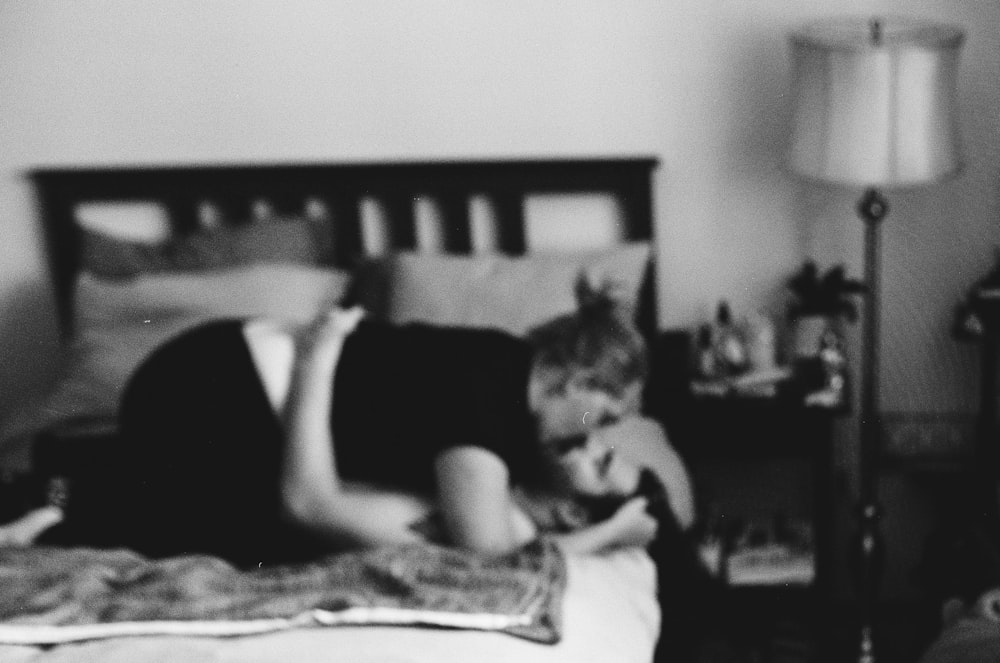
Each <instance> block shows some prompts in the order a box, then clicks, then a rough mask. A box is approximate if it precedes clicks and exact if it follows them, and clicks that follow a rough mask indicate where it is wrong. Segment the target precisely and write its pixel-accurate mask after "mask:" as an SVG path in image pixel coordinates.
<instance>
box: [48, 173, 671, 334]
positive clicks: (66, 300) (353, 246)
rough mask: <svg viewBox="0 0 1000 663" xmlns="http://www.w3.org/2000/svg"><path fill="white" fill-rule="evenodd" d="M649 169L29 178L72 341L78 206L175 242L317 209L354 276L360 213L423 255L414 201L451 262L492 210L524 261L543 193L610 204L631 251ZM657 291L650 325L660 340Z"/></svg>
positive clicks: (646, 214) (639, 231)
mask: <svg viewBox="0 0 1000 663" xmlns="http://www.w3.org/2000/svg"><path fill="white" fill-rule="evenodd" d="M656 165H657V161H656V159H654V158H651V157H633V158H606V159H534V160H533V159H527V160H509V161H429V162H409V163H406V162H403V163H353V164H351V163H348V164H270V165H269V164H261V165H202V166H183V167H145V168H143V167H137V168H133V167H123V168H74V169H60V170H48V169H46V170H38V171H34V172H32V173H31V174H30V176H31V179H32V180H33V182H34V184H35V188H36V191H37V193H38V196H39V200H40V202H41V209H42V222H43V224H44V227H45V231H46V238H47V241H48V248H49V258H50V264H51V269H52V274H53V281H54V284H55V290H56V297H57V300H56V301H57V305H58V310H59V313H60V322H61V324H62V328H63V330H64V332H66V333H67V334H68V333H70V324H71V321H72V305H73V302H72V288H73V283H74V281H75V278H76V274H77V272H78V271H79V268H80V230H79V228H78V226H77V224H76V219H75V217H74V210H75V208H76V206H77V205H78V204H80V203H89V202H109V201H113V202H119V201H144V202H156V203H160V204H162V205H163V206H164V207H165V208H166V210H167V211H168V213H169V222H170V223H171V224H172V226H173V227H174V229H175V230H176V231H177V232H181V233H184V232H192V231H194V230H195V229H196V228H197V227H198V225H199V214H200V211H201V210H203V209H204V207H205V206H206V205H207V206H211V208H212V210H213V211H214V212H215V213H217V214H219V215H220V216H221V217H222V218H223V220H224V221H225V222H233V223H239V222H245V221H246V220H248V219H249V218H250V217H251V214H250V211H251V208H252V206H253V205H255V204H258V203H260V202H263V203H266V204H267V206H268V208H269V209H271V210H274V211H275V212H279V213H290V214H300V213H302V212H303V210H304V208H305V206H306V205H307V204H309V203H313V204H317V203H318V204H319V205H320V206H321V208H322V209H323V210H325V213H326V216H327V220H328V221H329V224H330V226H331V229H332V232H333V238H334V239H333V242H334V265H335V266H338V267H351V266H352V265H353V261H355V260H356V259H357V258H358V257H359V256H360V255H363V247H362V228H361V212H360V206H361V202H362V200H364V199H367V198H372V199H376V200H378V201H379V202H380V203H381V204H382V207H383V208H384V210H385V212H386V216H387V217H388V222H389V235H390V237H389V241H390V244H391V247H392V248H394V249H397V248H398V249H412V248H415V247H416V241H417V239H416V237H417V233H416V221H415V213H414V205H413V203H414V200H415V199H417V198H427V199H431V200H434V201H435V203H436V204H437V206H438V209H439V210H440V211H441V214H442V217H443V220H444V222H443V224H442V226H443V227H442V232H443V235H444V237H443V239H444V250H445V252H447V253H458V254H461V253H469V252H471V250H472V246H471V236H472V234H471V230H470V218H469V217H470V215H469V201H470V198H471V197H472V196H483V197H485V199H487V200H488V201H489V202H490V204H491V206H492V208H493V210H494V214H495V216H496V221H497V222H496V231H497V234H498V242H497V243H498V249H499V250H500V251H502V252H504V253H508V254H522V253H525V252H526V251H528V250H529V249H530V247H528V246H527V245H526V241H525V220H524V201H525V199H526V198H527V197H528V196H530V195H532V194H537V193H559V192H563V193H579V192H587V193H609V194H611V195H612V196H613V197H614V198H615V200H616V201H617V203H618V205H619V206H620V208H621V210H622V215H621V217H622V223H623V227H622V229H621V230H622V239H624V240H649V239H651V238H652V237H653V199H652V173H653V170H654V169H655V168H656ZM652 287H653V286H652V280H650V283H649V286H648V288H647V290H648V293H647V294H648V295H649V296H648V297H644V298H643V302H644V303H645V304H644V308H643V310H642V311H641V315H642V316H644V321H645V324H646V326H647V327H648V328H649V329H654V328H655V302H654V301H653V297H652Z"/></svg>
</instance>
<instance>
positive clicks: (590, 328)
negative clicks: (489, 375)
mask: <svg viewBox="0 0 1000 663" xmlns="http://www.w3.org/2000/svg"><path fill="white" fill-rule="evenodd" d="M616 291H620V288H619V287H618V285H617V284H616V283H614V282H610V281H605V282H604V283H603V284H602V285H601V286H600V287H597V288H595V287H594V286H593V285H592V284H591V283H590V281H589V279H588V278H587V277H586V275H585V274H581V275H580V276H578V277H577V280H576V285H575V288H574V292H575V295H576V302H577V310H576V311H575V312H574V313H567V314H565V315H561V316H559V317H557V318H555V319H553V320H550V321H549V322H546V323H543V324H541V325H539V326H537V327H535V328H534V329H532V330H530V331H529V332H528V340H529V341H530V342H531V343H532V345H533V347H534V353H535V354H534V357H535V359H534V361H535V367H536V369H537V370H538V373H539V375H540V376H541V379H542V380H543V381H544V388H545V389H546V391H548V392H550V393H555V392H559V391H561V390H564V389H565V387H566V384H567V383H568V382H569V380H570V378H572V377H573V376H574V375H577V374H578V373H579V372H581V371H583V372H585V373H586V374H587V377H588V379H590V380H592V381H593V385H592V386H593V387H594V388H597V389H600V390H602V391H606V392H608V393H610V394H614V395H616V396H617V395H621V393H622V392H623V391H624V390H625V388H626V387H628V386H629V385H631V384H634V383H635V382H636V381H642V380H645V379H646V377H647V375H648V372H649V368H648V358H647V351H646V343H645V340H644V339H643V337H642V334H641V333H640V332H639V329H638V328H637V327H636V325H635V323H634V321H633V320H632V307H631V306H629V305H628V304H627V303H626V302H625V301H624V300H623V298H622V297H621V296H620V294H616Z"/></svg>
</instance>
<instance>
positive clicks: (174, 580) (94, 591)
mask: <svg viewBox="0 0 1000 663" xmlns="http://www.w3.org/2000/svg"><path fill="white" fill-rule="evenodd" d="M0 578H2V579H3V586H4V591H3V593H2V595H0V645H50V644H59V643H68V642H75V641H82V640H94V639H104V638H112V637H117V636H140V635H145V636H149V635H173V636H178V635H184V636H233V635H251V634H260V633H267V632H273V631H282V630H287V629H292V628H302V627H316V626H358V625H380V626H388V625H396V626H399V625H406V626H432V627H445V628H452V629H460V630H479V631H496V632H502V633H506V634H510V635H513V636H517V637H519V638H523V639H526V640H530V641H533V642H539V643H555V642H558V641H559V639H560V637H561V603H562V597H563V593H564V590H565V586H566V564H565V560H564V558H563V556H562V554H561V553H560V552H559V550H558V549H557V548H556V547H555V545H554V544H552V543H551V542H548V541H536V542H534V543H532V544H529V545H527V546H525V547H524V548H522V549H521V550H518V551H516V552H514V553H511V554H509V555H505V556H502V557H497V558H492V559H487V558H484V557H481V556H477V555H474V554H471V553H467V552H463V551H460V550H456V549H451V548H445V547H440V546H435V545H430V544H411V545H405V546H398V547H388V548H380V549H376V550H369V551H359V552H351V553H343V554H339V555H332V556H328V557H325V558H322V559H319V560H316V561H313V562H308V563H301V564H291V565H278V566H272V567H263V568H259V569H251V570H245V571H244V570H238V569H236V568H235V567H233V566H231V565H230V564H228V563H226V562H225V561H223V560H221V559H219V558H215V557H208V556H204V555H190V556H181V557H174V558H168V559H163V560H151V559H147V558H145V557H142V556H141V555H138V554H136V553H134V552H131V551H128V550H122V549H117V550H97V549H89V548H55V547H17V548H15V547H10V548H0Z"/></svg>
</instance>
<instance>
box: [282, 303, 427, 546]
mask: <svg viewBox="0 0 1000 663" xmlns="http://www.w3.org/2000/svg"><path fill="white" fill-rule="evenodd" d="M359 315H360V313H356V312H348V311H335V312H333V313H331V314H329V315H326V316H323V317H321V318H320V319H319V320H317V321H316V322H315V323H313V325H312V326H311V327H310V328H309V329H308V330H306V332H305V333H304V334H303V335H302V337H301V339H300V344H299V352H298V353H297V356H296V359H295V363H294V365H293V368H292V377H291V383H290V387H289V394H288V402H287V405H286V407H285V413H284V424H285V448H284V452H283V455H282V467H281V495H282V503H283V506H284V507H285V511H286V514H287V516H288V517H289V519H290V520H291V521H293V522H295V523H297V524H299V525H301V526H302V527H304V528H306V529H308V530H310V531H312V532H314V533H315V534H317V535H319V536H320V537H321V538H323V539H325V540H327V541H329V542H330V543H331V544H332V545H334V546H337V547H369V546H376V545H382V544H393V543H403V542H407V541H416V540H419V537H418V536H417V535H416V534H415V533H414V532H412V531H411V530H410V529H409V527H408V526H409V524H410V523H412V522H413V521H415V520H418V519H419V518H421V517H423V516H424V515H426V513H427V509H428V505H427V504H426V503H424V502H422V501H420V500H417V499H416V498H413V497H412V496H409V495H405V494H403V493H399V492H392V491H386V490H376V489H374V488H371V487H367V488H358V487H356V486H351V485H347V484H345V483H344V482H342V481H341V479H340V476H339V474H338V472H337V461H336V457H335V453H334V445H333V434H332V432H331V431H330V410H331V407H332V404H333V398H334V393H333V391H334V389H333V376H334V371H335V368H336V363H337V360H338V358H339V355H340V350H341V348H342V347H343V341H344V339H345V337H346V335H347V334H348V333H349V332H350V331H351V330H352V329H353V327H354V325H355V324H356V323H357V320H358V317H359Z"/></svg>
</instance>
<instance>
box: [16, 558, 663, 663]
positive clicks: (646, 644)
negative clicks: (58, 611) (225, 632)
mask: <svg viewBox="0 0 1000 663" xmlns="http://www.w3.org/2000/svg"><path fill="white" fill-rule="evenodd" d="M567 567H568V579H567V587H566V594H565V602H564V605H563V610H564V612H563V639H562V640H561V641H560V642H559V643H558V644H556V645H541V644H537V643H533V642H529V641H527V640H522V639H519V638H515V637H513V636H510V635H504V634H499V633H483V632H474V631H449V630H434V629H423V628H397V627H333V628H310V629H299V630H293V631H283V632H279V633H272V634H268V635H260V636H249V637H236V638H197V637H137V638H116V639H110V640H100V641H94V642H85V643H76V644H70V645H61V646H59V647H55V648H53V649H50V650H42V649H38V648H34V647H15V646H7V647H3V646H0V661H4V662H5V663H7V662H10V663H91V662H95V663H96V662H100V663H330V662H339V661H350V662H351V663H376V662H377V663H425V662H431V661H433V662H434V663H452V662H454V663H468V662H470V661H476V662H480V663H493V662H496V663H500V662H507V661H517V662H518V663H588V662H591V661H593V662H594V663H618V662H620V663H648V662H649V661H651V660H652V656H653V650H654V648H655V645H656V639H657V634H658V633H659V628H660V612H659V607H658V604H657V601H656V570H655V567H654V565H653V562H652V560H651V559H650V558H649V556H648V555H647V554H646V553H645V552H644V551H642V550H640V549H629V550H621V551H617V552H614V553H609V554H606V555H600V556H571V557H569V558H568V560H567Z"/></svg>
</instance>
